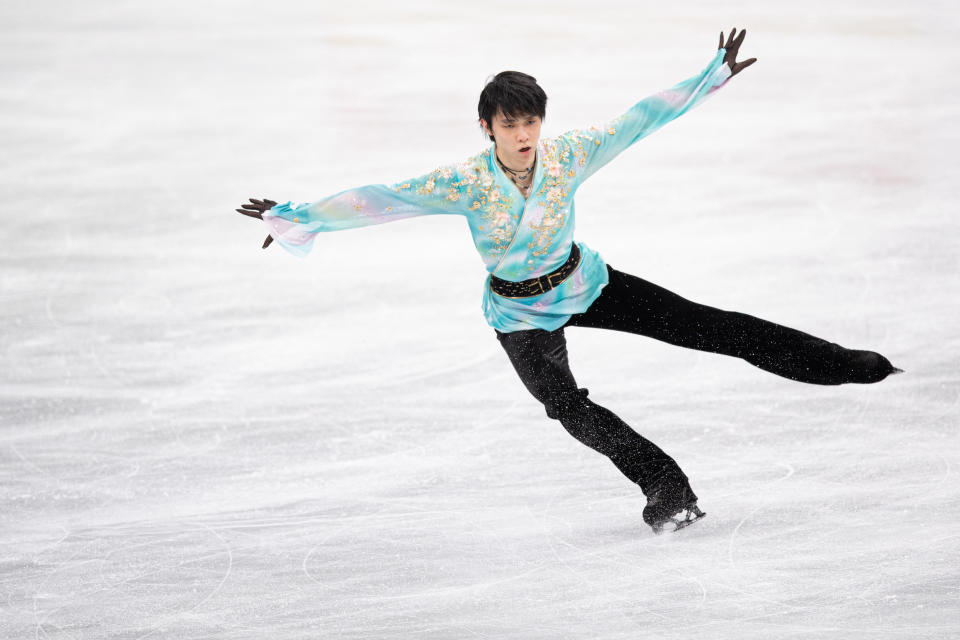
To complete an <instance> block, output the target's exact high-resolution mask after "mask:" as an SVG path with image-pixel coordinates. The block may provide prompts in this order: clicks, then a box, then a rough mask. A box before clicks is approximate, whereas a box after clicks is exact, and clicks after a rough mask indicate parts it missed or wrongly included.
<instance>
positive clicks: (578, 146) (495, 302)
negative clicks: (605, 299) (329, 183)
mask: <svg viewBox="0 0 960 640" xmlns="http://www.w3.org/2000/svg"><path fill="white" fill-rule="evenodd" d="M724 55H725V50H724V49H720V50H719V51H718V52H717V54H716V56H715V57H714V58H713V60H712V61H711V62H710V64H709V65H708V66H707V68H706V69H704V70H703V71H702V72H701V73H700V74H698V75H696V76H694V77H693V78H690V79H688V80H685V81H683V82H681V83H680V84H678V85H676V86H675V87H673V88H671V89H667V90H666V91H661V92H660V93H657V94H654V95H652V96H650V97H648V98H645V99H644V100H641V101H640V102H638V103H637V104H636V105H634V106H633V107H632V108H631V109H630V110H629V111H627V112H626V113H625V114H623V115H622V116H620V117H618V118H616V119H614V120H612V121H611V122H609V123H607V124H605V125H603V126H599V127H591V128H589V129H585V130H573V131H569V132H567V133H564V134H562V135H560V136H557V137H555V138H542V139H541V140H540V143H539V145H538V147H537V158H536V170H535V172H534V178H533V184H532V186H531V188H530V195H529V197H528V198H527V199H524V197H523V195H522V194H521V193H520V190H519V189H517V187H516V186H515V185H514V184H513V182H511V181H510V178H509V177H508V176H507V175H506V174H505V173H504V171H503V170H502V169H501V168H500V166H499V164H498V163H497V161H496V145H492V146H491V147H490V148H489V149H487V150H485V151H483V152H481V153H479V154H478V155H476V156H474V157H472V158H470V159H469V160H467V161H466V162H463V163H461V164H457V165H449V166H444V167H440V168H439V169H436V170H435V171H432V172H431V173H428V174H426V175H424V176H421V177H419V178H414V179H412V180H406V181H403V182H398V183H396V184H394V185H391V186H387V185H369V186H365V187H359V188H356V189H349V190H347V191H343V192H341V193H338V194H336V195H333V196H329V197H327V198H324V199H322V200H318V201H316V202H313V203H310V204H301V205H294V204H292V203H289V202H288V203H285V204H280V205H277V206H275V207H274V208H273V209H271V210H269V211H267V212H264V215H263V219H264V221H265V223H266V225H267V227H268V229H269V232H270V234H271V235H272V236H273V237H274V239H275V240H276V241H277V242H278V243H279V244H280V246H282V247H284V248H285V249H286V250H288V251H290V252H291V253H293V254H295V255H300V256H304V255H306V254H307V253H308V252H309V251H310V248H311V246H312V244H313V240H314V237H315V235H316V234H317V233H320V232H323V231H339V230H341V229H351V228H355V227H363V226H367V225H373V224H381V223H384V222H391V221H393V220H401V219H404V218H410V217H413V216H422V215H430V214H441V213H446V214H456V215H462V216H464V217H465V218H466V220H467V224H468V225H469V227H470V232H471V233H472V234H473V242H474V245H475V246H476V248H477V251H479V252H480V256H481V258H482V259H483V262H484V265H485V266H486V268H487V272H488V273H490V274H493V275H496V276H497V277H498V278H502V279H504V280H513V281H520V280H527V279H529V278H536V277H538V276H542V275H544V274H547V273H550V272H551V271H553V270H555V269H556V268H557V267H559V266H560V265H561V264H563V263H564V262H565V261H566V259H567V257H568V256H569V254H570V249H571V247H572V243H573V231H574V203H573V196H574V194H575V193H576V191H577V188H578V187H579V186H580V185H581V184H583V182H584V180H586V179H587V178H589V177H590V176H591V175H593V173H594V172H595V171H597V169H599V168H600V167H602V166H603V165H605V164H606V163H608V162H609V161H610V160H612V159H613V158H614V157H615V156H616V155H617V154H619V153H620V152H621V151H623V150H624V149H626V148H627V147H629V146H630V145H631V144H633V143H634V142H636V141H637V140H639V139H641V138H643V137H644V136H646V135H649V134H650V133H652V132H654V131H656V130H657V129H659V128H660V127H662V126H663V125H665V124H666V123H667V122H670V121H671V120H673V119H674V118H676V117H678V116H680V115H682V114H683V113H685V112H686V111H687V110H689V109H691V108H692V107H693V106H695V105H696V104H698V103H699V102H701V101H702V100H703V99H704V98H706V97H707V96H708V95H709V94H710V93H712V92H713V91H714V90H716V89H718V88H719V87H721V86H722V85H723V84H724V83H725V82H726V81H727V80H728V79H729V78H730V67H729V66H727V65H725V64H724V63H723V58H724ZM579 246H580V250H581V261H580V266H579V267H578V268H577V270H576V271H575V272H574V273H573V274H572V275H571V276H570V277H568V278H567V279H566V280H564V281H563V283H561V284H560V285H558V286H557V287H555V288H553V289H551V290H549V291H547V292H546V293H542V294H540V295H537V296H532V297H529V298H504V297H501V296H499V295H497V294H495V293H494V292H493V291H492V290H491V289H490V287H489V276H488V277H487V281H486V282H485V283H484V293H483V312H484V316H485V317H486V319H487V322H488V323H489V324H490V326H492V327H494V328H495V329H498V330H500V331H503V332H511V331H521V330H524V329H544V330H547V331H553V330H554V329H557V328H559V327H561V326H563V324H564V323H566V321H567V320H568V319H569V318H570V316H571V315H572V314H575V313H581V312H583V311H586V309H587V308H588V307H589V306H590V304H591V303H592V302H593V301H594V300H595V299H596V298H597V297H598V296H599V295H600V292H601V290H602V289H603V287H604V286H606V284H607V269H606V264H605V263H604V262H603V259H602V258H601V257H600V255H599V254H598V253H597V252H596V251H594V250H592V249H590V248H589V247H587V246H586V245H585V244H583V243H579Z"/></svg>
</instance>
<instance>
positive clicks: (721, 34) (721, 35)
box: [717, 31, 723, 49]
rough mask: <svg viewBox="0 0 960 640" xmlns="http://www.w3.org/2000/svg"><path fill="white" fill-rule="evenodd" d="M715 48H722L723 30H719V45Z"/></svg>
mask: <svg viewBox="0 0 960 640" xmlns="http://www.w3.org/2000/svg"><path fill="white" fill-rule="evenodd" d="M717 49H723V31H721V32H720V46H719V47H717Z"/></svg>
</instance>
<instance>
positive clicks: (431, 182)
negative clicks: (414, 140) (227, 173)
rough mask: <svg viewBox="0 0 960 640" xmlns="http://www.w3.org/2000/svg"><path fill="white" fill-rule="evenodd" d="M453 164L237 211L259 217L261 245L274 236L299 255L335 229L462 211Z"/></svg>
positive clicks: (256, 203) (258, 203)
mask: <svg viewBox="0 0 960 640" xmlns="http://www.w3.org/2000/svg"><path fill="white" fill-rule="evenodd" d="M458 175H459V174H458V171H457V169H456V168H455V167H441V168H440V169H437V170H436V171H433V172H431V173H428V174H426V175H424V176H420V177H419V178H415V179H412V180H407V181H404V182H398V183H396V184H394V185H392V186H387V185H382V184H375V185H368V186H365V187H358V188H356V189H348V190H347V191H342V192H340V193H338V194H335V195H332V196H329V197H327V198H324V199H322V200H318V201H316V202H313V203H306V204H294V203H292V202H286V203H283V204H279V205H278V204H277V203H276V202H274V201H273V200H266V199H264V200H260V199H256V198H251V199H250V202H248V203H246V204H244V205H242V207H241V208H240V209H237V211H238V212H240V213H242V214H244V215H246V216H250V217H253V218H260V219H261V220H263V221H264V223H265V224H266V225H267V229H268V231H269V233H270V235H269V236H268V237H267V239H266V240H265V241H264V243H263V248H264V249H266V248H267V247H268V246H270V243H271V242H272V241H273V240H274V239H276V240H277V241H278V242H279V243H280V245H281V246H282V247H283V248H284V249H286V250H287V251H289V252H291V253H293V254H295V255H299V256H304V255H306V254H307V253H309V251H310V248H311V247H312V245H313V240H314V237H315V236H316V234H318V233H321V232H324V231H340V230H343V229H354V228H357V227H365V226H369V225H374V224H383V223H385V222H392V221H394V220H403V219H405V218H412V217H414V216H422V215H433V214H443V213H447V214H463V213H465V211H466V209H465V205H464V204H463V203H462V202H461V201H460V195H461V193H460V188H461V187H462V186H463V185H465V184H466V181H464V180H460V179H459V177H458Z"/></svg>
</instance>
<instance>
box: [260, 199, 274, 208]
mask: <svg viewBox="0 0 960 640" xmlns="http://www.w3.org/2000/svg"><path fill="white" fill-rule="evenodd" d="M263 204H265V205H267V208H268V209H273V208H274V207H275V206H277V203H276V202H274V201H273V200H267V199H264V200H263Z"/></svg>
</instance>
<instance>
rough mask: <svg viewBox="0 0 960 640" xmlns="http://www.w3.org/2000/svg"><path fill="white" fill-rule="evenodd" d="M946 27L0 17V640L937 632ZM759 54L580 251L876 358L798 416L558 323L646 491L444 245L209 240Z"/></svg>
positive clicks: (617, 199)
mask: <svg viewBox="0 0 960 640" xmlns="http://www.w3.org/2000/svg"><path fill="white" fill-rule="evenodd" d="M958 23H960V8H958V7H957V5H956V3H955V2H953V1H946V0H944V1H943V2H937V1H933V0H915V1H913V2H904V1H903V0H897V1H893V0H874V1H872V2H866V1H865V0H864V1H861V0H829V1H827V0H812V1H804V2H799V1H791V2H784V1H781V0H776V1H772V0H748V1H745V2H738V3H722V2H705V1H699V0H698V1H696V2H676V3H672V4H669V3H664V2H657V3H654V2H630V1H627V0H622V1H615V0H593V1H591V2H560V1H557V2H547V1H545V0H533V1H525V2H505V1H501V0H495V1H484V2H477V3H460V2H441V1H439V0H431V1H428V0H413V1H410V0H405V1H404V2H397V3H386V2H373V1H370V0H352V1H350V2H346V1H342V2H337V3H328V2H305V1H304V2H293V1H290V0H271V1H269V2H260V1H258V2H253V1H249V2H226V1H223V0H220V1H216V2H187V1H186V0H177V1H174V2H156V3H146V2H121V1H114V2H109V1H104V0H96V1H91V2H82V3H81V2H64V1H58V2H45V1H44V2H41V1H30V0H4V2H3V3H2V5H0V24H2V25H3V36H2V37H0V140H2V143H0V187H2V198H3V206H2V216H3V224H2V226H0V246H2V251H0V265H2V267H0V323H2V324H0V638H3V639H25V638H35V639H38V640H40V639H53V638H57V639H61V638H63V639H69V638H73V639H78V640H79V639H86V638H124V639H127V638H129V639H134V638H176V639H181V638H222V639H236V638H240V639H268V638H269V639H283V640H289V639H300V638H303V639H313V638H317V639H323V638H351V639H353V638H367V639H378V640H379V639H394V638H396V639H410V638H417V639H421V638H430V639H473V638H490V639H498V640H499V639H518V640H526V639H538V640H539V639H551V640H552V639H580V638H583V639H591V640H592V639H614V638H617V639H620V638H623V639H627V638H629V639H636V638H676V639H684V640H685V639H687V638H697V639H698V640H717V639H719V640H726V639H736V640H741V639H757V640H760V639H768V638H772V639H776V640H781V639H794V638H830V639H836V638H856V639H859V638H869V639H874V638H875V639H883V640H889V639H893V638H903V639H933V638H936V639H938V640H939V639H942V638H958V637H960V499H958V497H960V491H958V489H957V485H958V482H960V437H958V424H960V419H958V417H960V409H958V394H960V384H958V383H960V371H958V355H960V338H958V324H960V323H958V316H960V296H958V286H957V285H958V278H957V275H958V258H957V255H958V250H960V244H958V235H957V232H958V226H960V225H958V214H957V210H958V196H960V190H958V179H960V171H958V169H960V154H958V151H957V149H958V144H960V75H958V73H957V69H958V64H960V45H958V42H960V24H958ZM733 26H740V27H746V28H747V29H748V35H747V38H746V42H745V43H744V45H743V48H742V51H741V57H744V58H745V57H750V56H757V57H758V58H759V62H758V63H757V64H756V65H754V66H753V67H751V68H749V69H747V70H746V71H744V72H743V73H742V74H741V75H739V76H737V77H736V78H734V79H733V81H732V82H731V83H730V84H728V85H727V86H726V87H725V88H724V89H723V90H722V91H721V92H719V93H718V94H717V95H715V96H713V97H712V98H711V99H710V100H708V101H707V102H706V103H705V104H704V105H702V106H701V107H698V108H697V109H696V110H694V111H692V112H691V113H689V114H688V115H686V116H684V117H682V118H681V119H679V120H678V121H676V122H674V123H672V124H670V125H668V126H667V127H666V128H665V129H664V130H662V131H660V132H658V133H656V134H654V135H653V136H652V137H650V138H648V139H646V140H644V141H642V142H640V143H639V144H638V145H637V146H635V147H633V148H632V149H630V150H629V151H627V152H626V153H625V154H624V155H622V156H621V157H620V158H618V159H617V160H616V161H615V162H613V163H612V164H611V165H609V166H608V167H607V168H605V169H604V170H603V171H602V172H600V173H599V174H597V176H595V177H594V178H592V179H591V181H590V182H589V183H588V184H587V185H586V186H585V187H584V188H583V189H582V190H581V191H580V192H579V194H578V199H577V205H578V206H577V212H578V223H579V224H578V229H577V238H578V239H580V240H584V241H586V242H587V243H589V244H590V246H592V247H595V248H597V249H598V250H599V251H600V252H601V253H602V255H603V256H604V257H605V258H606V260H607V261H608V262H609V263H610V264H611V265H612V266H614V267H616V268H618V269H621V270H623V271H628V272H630V273H634V274H636V275H639V276H642V277H644V278H647V279H649V280H652V281H653V282H657V283H659V284H661V285H663V286H666V287H667V288H670V289H672V290H674V291H676V292H678V293H680V294H681V295H684V296H686V297H689V298H692V299H694V300H697V301H700V302H704V303H706V304H711V305H714V306H719V307H723V308H727V309H736V310H739V311H744V312H747V313H751V314H753V315H757V316H761V317H764V318H768V319H770V320H774V321H777V322H781V323H783V324H787V325H789V326H794V327H796V328H798V329H802V330H805V331H808V332H810V333H813V334H816V335H820V336H822V337H825V338H828V339H830V340H833V341H836V342H839V343H841V344H844V345H846V346H849V347H856V348H868V349H875V350H878V351H880V352H882V353H884V354H886V355H887V356H889V357H890V358H891V360H892V361H893V362H894V364H896V365H898V366H900V367H902V368H904V369H906V371H907V373H906V374H905V375H901V376H896V377H893V378H891V379H889V380H887V381H885V382H883V383H881V384H878V385H872V386H856V385H848V386H843V387H817V386H810V385H803V384H800V383H794V382H790V381H788V380H784V379H781V378H777V377H775V376H772V375H769V374H766V373H764V372H762V371H760V370H759V369H755V368H753V367H751V366H750V365H748V364H746V363H744V362H742V361H739V360H734V359H729V358H724V357H722V356H715V355H708V354H699V353H697V352H693V351H686V350H682V349H678V348H674V347H669V346H666V345H663V344H660V343H657V342H654V341H652V340H649V339H645V338H640V337H637V336H631V335H625V334H616V333H612V332H600V331H595V330H588V329H570V330H569V331H568V332H567V336H568V340H569V347H570V356H571V362H572V365H573V370H574V373H575V374H576V375H577V378H578V381H579V382H580V384H581V385H582V386H585V387H588V388H589V389H590V391H591V398H593V399H595V400H596V401H597V402H599V403H601V404H603V405H605V406H607V407H609V408H610V409H612V410H613V411H615V412H616V413H618V414H619V415H620V416H622V417H623V418H624V419H625V420H627V421H628V422H629V423H630V424H632V425H633V426H634V427H635V428H637V430H638V431H640V432H641V433H643V434H644V435H646V436H647V437H649V438H650V439H652V440H653V441H654V442H657V443H658V444H660V445H661V446H662V447H663V448H664V449H666V451H667V452H669V453H671V454H672V455H673V456H675V457H676V458H677V459H678V461H679V462H680V463H681V464H682V465H683V467H684V469H685V470H686V471H687V473H688V474H689V475H690V477H691V481H692V483H693V486H694V489H695V490H696V492H697V493H698V494H699V496H700V504H701V506H702V507H703V509H704V510H705V511H706V512H707V513H708V514H709V516H708V517H707V519H706V520H704V521H703V522H701V523H698V524H697V525H696V526H694V527H691V528H689V529H687V530H685V531H683V532H680V533H677V534H675V535H664V536H660V537H656V536H654V535H653V534H652V533H651V532H650V530H649V528H647V527H646V526H645V525H644V524H643V523H642V521H641V519H640V512H641V510H642V507H643V505H644V498H643V496H642V494H641V493H640V491H639V489H638V488H637V487H635V486H634V485H631V484H630V483H629V482H628V481H626V480H625V479H624V478H623V477H622V476H621V475H620V474H619V472H618V471H617V470H616V469H615V468H614V467H613V465H611V464H610V463H609V461H607V460H605V459H604V458H602V457H601V456H599V455H598V454H596V453H594V452H593V451H591V450H589V449H587V448H586V447H584V446H582V445H581V444H579V443H578V442H576V441H575V440H574V439H573V438H571V437H570V436H569V435H568V434H567V433H566V432H565V431H564V430H563V428H562V427H561V426H560V424H559V423H557V422H555V421H552V420H549V419H547V417H546V416H545V414H544V411H543V409H542V407H541V406H540V405H538V404H537V403H536V401H535V400H534V399H533V398H532V397H530V396H529V395H528V394H527V392H526V390H525V389H524V388H523V386H522V385H521V384H520V382H519V380H518V379H517V377H516V375H515V374H514V372H513V370H512V368H511V367H510V365H509V363H508V361H507V359H506V356H505V355H504V353H503V352H502V349H501V348H500V346H499V344H498V343H497V341H496V340H495V338H494V334H493V330H492V329H490V328H489V327H487V326H486V324H485V322H484V320H483V317H482V314H481V312H480V293H481V286H482V283H483V277H484V275H485V272H484V270H483V267H482V264H481V262H480V260H479V257H478V256H477V254H476V252H475V250H474V248H473V245H472V242H471V239H470V235H469V233H468V230H467V226H466V224H464V222H463V220H462V219H459V218H454V217H434V218H420V219H414V220H407V221H403V222H398V223H395V224H391V225H384V226H381V227H374V228H367V229H362V230H355V231H348V232H343V233H338V234H330V235H326V236H323V237H321V238H320V239H319V240H318V242H317V244H316V247H315V250H314V253H313V254H312V255H311V256H310V257H309V258H308V259H306V260H299V259H296V258H294V257H292V256H290V255H288V254H286V253H284V252H283V251H282V250H281V249H279V248H278V247H276V246H274V247H271V248H270V249H269V250H268V251H261V250H260V243H261V241H262V240H263V236H264V231H263V229H262V228H261V226H260V225H259V224H258V223H256V222H255V221H251V220H249V219H247V218H243V217H241V216H240V215H238V214H237V213H235V212H234V208H235V207H237V206H238V205H239V204H240V203H241V202H243V201H244V200H245V199H246V198H247V197H248V196H255V197H262V196H267V197H271V198H273V199H275V200H288V199H292V200H297V201H304V200H312V199H318V198H320V197H322V196H325V195H328V194H331V193H334V192H336V191H340V190H342V189H344V188H347V187H351V186H356V185H360V184H368V183H376V182H388V183H390V182H394V181H397V180H400V179H403V178H408V177H413V176H417V175H421V174H423V173H425V172H427V171H429V170H431V169H433V168H435V167H436V166H439V165H440V164H445V163H451V162H457V161H461V160H463V159H466V158H467V157H469V156H470V155H472V154H474V153H476V152H477V151H478V150H480V149H482V148H484V147H485V146H486V144H487V143H486V141H485V139H484V137H483V136H482V135H481V134H480V131H479V129H478V127H477V125H476V123H475V120H476V100H477V96H478V94H479V92H480V89H481V88H482V86H483V84H484V81H485V79H486V78H487V77H488V76H489V75H491V74H493V73H496V72H498V71H501V70H504V69H519V70H523V71H527V72H528V73H531V74H533V75H535V76H536V77H537V79H538V80H539V81H540V83H541V84H542V85H543V86H544V87H545V89H546V90H547V93H548V94H549V96H550V102H549V105H548V117H547V120H546V122H545V125H544V135H554V134H557V133H560V132H562V131H564V130H566V129H569V128H573V127H578V126H584V125H590V124H593V123H598V122H602V121H604V120H607V119H609V118H612V117H613V116H616V115H618V114H619V113H621V112H622V111H623V110H625V109H626V108H627V107H629V106H630V105H631V104H633V103H634V102H635V101H636V100H638V99H640V98H642V97H644V96H646V95H648V94H650V93H653V92H655V91H657V90H659V89H663V88H666V87H668V86H670V85H672V84H674V83H675V82H677V81H680V80H682V79H684V78H687V77H689V76H691V75H693V74H695V73H697V72H699V71H700V70H701V69H702V68H703V67H704V66H705V65H706V64H707V62H708V61H709V60H710V58H711V56H712V55H713V53H714V50H715V47H716V41H717V35H718V33H719V31H720V30H721V29H727V30H729V29H730V28H731V27H733ZM637 194H640V195H639V198H638V197H637Z"/></svg>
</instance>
